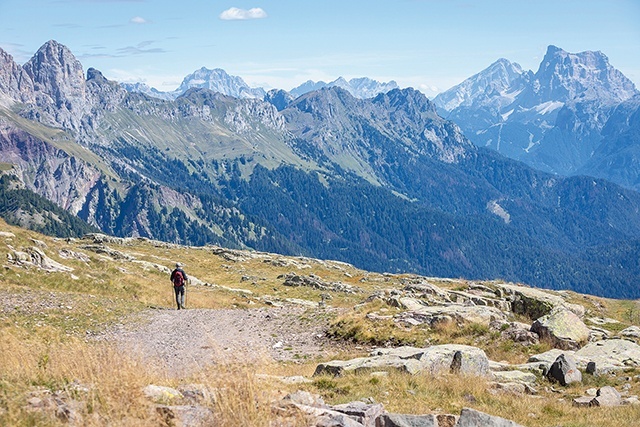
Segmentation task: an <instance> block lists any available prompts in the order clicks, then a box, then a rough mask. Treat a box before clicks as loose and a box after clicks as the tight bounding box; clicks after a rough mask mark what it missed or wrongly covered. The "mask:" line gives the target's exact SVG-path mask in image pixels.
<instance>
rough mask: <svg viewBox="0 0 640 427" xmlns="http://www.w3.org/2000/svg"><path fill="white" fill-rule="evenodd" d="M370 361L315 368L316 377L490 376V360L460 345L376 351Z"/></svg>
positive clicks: (355, 361)
mask: <svg viewBox="0 0 640 427" xmlns="http://www.w3.org/2000/svg"><path fill="white" fill-rule="evenodd" d="M371 354H372V356H371V357H360V358H356V359H351V360H333V361H330V362H326V363H321V364H319V365H318V366H317V367H316V370H315V373H314V376H315V375H322V374H328V375H334V376H339V375H342V374H344V373H345V372H361V371H365V370H372V371H373V370H385V369H395V370H399V371H402V372H407V373H409V374H417V373H418V372H426V373H429V374H432V375H435V374H439V373H442V372H452V370H453V371H454V372H455V373H460V374H462V375H476V376H489V375H490V370H489V359H488V358H487V355H486V354H485V352H484V351H483V350H481V349H479V348H477V347H472V346H468V345H459V344H445V345H436V346H432V347H427V348H416V347H398V348H393V349H376V350H374V351H372V353H371Z"/></svg>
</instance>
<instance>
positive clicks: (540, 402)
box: [0, 222, 640, 427]
mask: <svg viewBox="0 0 640 427" xmlns="http://www.w3.org/2000/svg"><path fill="white" fill-rule="evenodd" d="M0 231H5V232H11V233H13V234H15V237H0V258H2V259H3V260H7V253H9V252H10V249H9V246H8V245H11V246H12V247H13V248H15V249H18V250H21V249H22V248H26V247H31V246H34V244H35V243H34V241H33V240H32V239H37V240H39V241H42V242H44V243H45V245H46V248H44V249H43V250H44V251H45V252H46V253H47V254H48V255H49V256H50V257H51V258H53V259H55V260H56V261H58V262H60V263H63V264H65V265H68V266H71V267H73V268H74V271H73V272H71V273H44V272H42V271H38V270H36V269H33V268H32V269H23V268H18V267H15V266H11V265H8V264H7V263H6V261H5V262H4V265H5V266H4V267H3V269H2V270H0V287H1V288H2V293H3V296H2V298H0V354H3V357H2V358H0V424H2V425H18V426H20V425H34V424H37V425H58V424H61V422H60V421H59V420H57V419H56V418H55V417H54V416H53V415H50V414H47V413H46V412H45V413H42V412H34V411H29V410H27V409H25V402H26V399H27V397H28V396H29V393H32V392H33V390H34V389H35V388H37V387H45V388H47V389H50V390H54V391H55V390H72V384H73V383H74V381H77V382H80V383H81V384H90V385H91V387H90V389H89V391H88V392H85V394H86V395H83V396H78V399H79V400H83V401H85V402H87V406H86V407H85V408H84V409H82V410H81V413H82V414H83V417H84V424H86V425H108V424H114V423H115V424H118V425H157V423H158V420H157V419H156V418H154V416H153V415H152V411H151V410H150V409H151V407H150V403H149V402H148V401H147V400H146V399H144V397H143V396H142V395H141V392H140V390H141V388H142V387H144V386H145V385H147V384H160V385H169V386H176V385H178V384H179V383H188V382H199V383H205V384H209V385H211V386H212V387H214V388H219V389H226V388H225V387H227V388H229V384H233V387H231V389H232V390H233V393H232V394H224V393H222V394H221V395H220V396H218V398H219V399H218V401H217V403H213V402H211V403H210V406H211V407H212V408H213V409H214V410H216V411H217V412H218V413H220V414H222V415H221V417H222V419H223V421H222V422H221V423H220V425H256V426H258V425H265V426H266V425H267V423H268V422H269V419H271V418H273V416H274V415H273V414H271V413H270V411H269V410H268V407H269V405H268V402H269V401H270V400H271V399H273V398H275V397H276V396H281V394H282V393H284V392H286V391H294V390H296V389H298V388H305V389H307V390H310V391H312V392H316V393H320V394H321V395H323V397H324V398H325V399H326V400H327V401H329V402H331V403H342V402H348V401H352V400H357V399H362V398H365V397H372V398H373V399H375V400H376V401H378V402H381V403H384V405H385V408H386V409H387V410H389V411H392V412H405V413H425V412H432V411H442V412H451V413H456V412H459V410H460V409H461V408H462V407H464V406H471V407H474V408H476V409H479V410H481V411H485V412H488V413H491V414H494V415H500V416H503V417H506V418H509V419H513V420H515V421H517V422H519V423H521V424H523V425H525V426H530V427H538V426H540V427H542V426H549V425H564V426H575V427H577V426H585V427H586V426H593V425H598V426H604V427H608V426H612V427H613V426H616V427H618V426H620V425H629V426H631V425H633V423H634V422H637V420H638V419H640V408H638V407H634V408H632V407H622V408H614V409H611V408H609V409H600V408H591V409H588V410H587V409H579V408H572V407H571V404H570V399H569V398H570V397H572V396H578V395H582V394H583V392H584V390H585V389H587V388H589V387H593V386H599V385H602V384H613V385H618V386H620V385H621V384H622V383H623V382H622V380H621V379H619V378H616V377H601V378H592V377H590V378H586V379H585V383H584V384H582V385H580V386H573V387H570V388H569V389H568V391H567V394H566V397H565V399H562V400H559V399H558V397H559V395H558V394H556V393H553V392H551V391H550V389H549V387H550V385H549V384H547V383H545V382H541V385H540V386H539V389H540V390H539V391H540V396H542V398H539V397H530V396H519V397H517V398H514V396H512V395H505V394H494V393H491V392H490V390H489V386H488V385H487V383H486V382H485V381H484V380H474V381H468V380H467V379H465V378H459V377H455V376H449V375H444V376H442V377H439V378H433V377H428V376H418V377H410V376H407V375H403V374H398V373H391V374H390V375H389V376H387V377H380V378H378V377H371V376H369V375H363V374H361V375H347V376H345V377H343V378H328V377H320V378H316V379H314V381H313V382H312V383H311V384H307V385H302V386H300V385H297V386H293V385H292V386H285V385H283V384H280V383H276V382H270V381H263V380H258V379H257V378H256V377H255V375H254V374H255V373H256V372H259V373H270V374H279V375H294V374H295V375H299V374H303V375H307V376H311V374H312V373H313V370H314V368H315V364H316V363H317V361H304V362H300V363H281V364H271V365H264V366H251V367H248V368H243V367H231V368H229V367H226V368H214V369H212V370H210V371H203V372H201V373H199V374H198V375H197V376H196V377H194V378H180V379H171V378H167V377H165V375H164V373H163V372H161V371H158V370H155V369H153V366H152V365H150V364H149V363H147V362H143V361H139V360H135V359H132V358H129V357H126V356H123V355H121V354H118V353H117V350H116V349H114V348H112V347H111V346H110V345H109V344H105V343H100V342H96V341H94V340H88V339H87V337H88V336H91V335H94V334H98V333H100V332H101V331H103V330H105V328H107V327H108V326H109V325H112V324H114V323H117V322H119V321H121V319H122V318H123V316H126V315H132V314H135V312H138V311H141V310H144V309H146V308H147V307H149V306H164V307H171V306H172V292H171V288H170V284H169V282H168V280H167V277H166V276H167V275H166V273H163V272H161V271H159V270H157V269H155V268H153V267H149V266H148V265H147V266H145V265H143V264H141V263H135V262H128V261H118V260H112V259H110V258H107V257H104V256H102V255H99V254H96V253H94V252H91V251H89V250H86V249H82V248H81V246H82V245H86V244H88V243H89V242H88V241H82V240H78V241H70V242H67V241H64V240H60V239H52V238H48V237H44V236H41V235H38V234H37V233H34V232H29V231H25V230H23V229H20V228H16V227H11V226H8V225H6V224H5V223H4V222H0ZM109 246H110V247H112V248H113V249H116V250H119V251H122V252H126V253H128V254H131V255H133V256H135V258H136V260H139V261H148V262H150V263H157V264H160V265H164V266H171V265H172V264H173V263H174V262H175V261H177V260H179V261H181V262H183V263H185V264H186V268H187V270H188V271H189V273H191V274H192V275H193V276H195V277H198V278H199V279H201V280H205V281H207V282H209V283H216V284H220V285H225V286H228V287H230V288H241V289H246V290H250V291H251V292H253V295H251V296H249V297H243V296H242V295H241V294H239V293H236V292H232V291H229V290H224V289H217V288H211V287H198V286H193V287H192V289H191V292H190V296H189V298H190V299H189V301H190V302H189V304H190V306H192V307H200V308H222V307H225V308H233V307H235V308H238V309H243V308H246V307H258V306H261V305H263V304H264V303H263V300H262V299H260V298H259V297H264V296H267V295H268V296H269V297H268V298H269V299H271V300H277V299H285V298H303V299H307V300H311V301H316V302H317V301H320V300H321V296H320V294H321V293H323V292H322V291H318V290H313V289H309V288H290V287H284V286H282V279H278V276H279V275H280V274H283V273H287V272H289V271H295V272H297V273H299V274H304V275H308V274H312V273H313V274H316V275H318V276H320V277H322V278H323V280H325V281H328V282H334V281H341V282H343V283H347V284H350V285H354V286H358V287H360V288H361V289H363V292H362V293H360V294H341V293H333V294H332V296H333V299H332V300H331V301H329V303H330V304H331V305H332V306H335V307H342V308H345V309H349V310H347V312H346V314H345V315H344V316H342V317H340V318H339V319H336V322H335V323H334V324H335V325H336V326H335V327H334V329H335V330H336V331H339V330H340V326H339V324H340V320H343V321H344V320H349V321H351V322H352V325H356V326H359V330H360V332H361V333H362V335H360V336H356V337H355V338H357V339H360V340H362V342H363V343H365V344H366V343H367V342H368V341H367V340H368V339H371V337H373V339H374V340H375V341H380V342H383V341H385V340H394V341H396V342H398V343H415V344H418V345H423V344H424V342H425V341H426V340H430V341H431V342H453V341H455V342H465V343H469V344H473V345H477V346H480V347H483V348H485V350H487V351H488V352H489V354H490V356H491V358H492V359H494V360H495V359H496V358H498V357H500V356H501V355H502V356H503V357H504V358H509V359H512V360H514V361H515V360H521V359H523V358H525V357H526V353H527V352H529V351H534V352H535V351H539V350H541V349H542V348H535V349H524V348H522V347H518V348H517V347H515V346H513V345H512V346H511V347H510V346H509V344H508V343H505V342H501V341H499V340H498V339H497V338H496V337H495V336H493V335H491V333H490V332H489V331H488V330H486V329H482V328H479V327H477V326H473V325H472V326H470V327H468V328H462V329H457V328H454V329H452V330H446V329H443V330H438V331H429V330H424V329H420V328H417V329H411V330H409V329H405V328H401V327H399V326H397V325H396V324H394V323H393V322H390V323H387V324H381V325H377V326H375V327H374V325H373V324H368V323H367V320H366V319H365V315H366V314H367V313H368V312H371V311H379V310H380V309H385V310H388V311H389V314H393V310H395V309H394V308H392V307H383V306H381V305H380V303H379V302H374V303H368V304H365V305H361V306H359V307H360V308H359V309H358V310H351V308H352V307H354V305H357V304H359V303H361V302H362V301H363V300H364V299H365V298H366V297H367V296H368V295H370V294H371V293H373V292H376V291H380V290H383V289H390V288H402V285H401V283H400V279H401V278H402V277H401V276H390V275H380V274H374V273H368V272H365V271H361V270H357V269H355V268H352V267H350V266H346V265H344V264H340V263H332V262H327V263H323V262H318V261H315V260H308V259H300V258H286V257H279V256H269V255H267V256H265V257H261V256H260V254H257V255H258V256H257V257H253V258H251V257H247V256H243V253H240V252H239V253H232V254H227V255H215V254H213V252H212V251H213V250H212V248H182V247H177V246H173V245H157V244H154V243H153V242H147V241H142V240H134V241H132V242H131V243H130V244H128V245H125V246H121V245H116V244H109ZM61 249H70V250H73V251H76V252H83V253H86V254H87V255H89V257H90V261H89V262H86V263H85V262H83V261H79V260H69V259H64V258H61V257H60V256H59V252H58V251H59V250H61ZM244 254H246V253H244ZM238 256H239V257H238ZM266 259H269V260H271V261H276V262H265V260H266ZM285 264H288V265H285ZM72 275H73V278H72ZM364 278H366V280H362V279H364ZM439 285H440V286H442V287H448V288H453V287H460V286H463V285H464V282H463V281H455V280H454V281H445V280H443V281H441V282H440V283H439ZM571 295H572V299H573V300H574V301H576V302H580V303H582V304H584V305H585V306H586V307H587V309H589V310H590V311H591V312H597V313H598V315H605V316H609V317H613V318H616V319H618V320H620V321H621V322H623V323H622V326H626V325H628V324H630V323H635V324H638V323H640V322H639V319H638V304H637V303H635V302H631V301H616V300H605V299H601V298H595V297H588V298H587V297H583V296H581V295H578V294H571ZM308 315H310V314H308ZM622 326H617V327H616V328H617V329H619V328H620V327H622ZM349 348H352V349H353V347H349ZM363 352H364V350H350V351H349V353H346V354H339V355H336V357H350V356H355V355H361V354H363ZM114 361H117V366H118V369H115V370H114V369H113V367H114ZM637 373H638V372H637V371H634V370H630V371H629V372H627V373H625V374H624V375H629V376H632V375H637ZM618 389H620V387H618ZM630 393H631V394H640V385H639V384H638V382H637V381H636V382H635V383H632V389H631V390H630ZM253 401H257V403H258V405H254V404H252V402H253Z"/></svg>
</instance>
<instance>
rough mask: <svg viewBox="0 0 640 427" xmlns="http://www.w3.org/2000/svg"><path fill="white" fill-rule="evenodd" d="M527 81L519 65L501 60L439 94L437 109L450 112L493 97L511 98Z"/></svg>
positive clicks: (436, 99) (435, 101) (436, 101)
mask: <svg viewBox="0 0 640 427" xmlns="http://www.w3.org/2000/svg"><path fill="white" fill-rule="evenodd" d="M525 81H526V74H525V73H524V71H523V70H522V68H521V67H520V65H519V64H517V63H515V62H511V61H509V60H507V59H504V58H500V59H498V60H497V61H496V62H494V63H493V64H491V65H489V66H488V67H487V68H485V69H484V70H482V71H481V72H479V73H478V74H475V75H473V76H471V77H469V78H468V79H466V80H465V81H463V82H462V83H460V84H459V85H457V86H454V87H452V88H451V89H449V90H447V91H446V92H443V93H441V94H439V95H438V96H436V97H435V98H434V100H433V102H434V103H435V104H436V106H437V107H438V108H440V109H443V110H445V111H451V110H453V109H455V108H458V107H460V106H471V105H476V104H478V103H484V102H486V101H487V100H489V99H491V98H496V97H505V98H512V97H513V94H515V93H516V92H517V91H519V90H522V86H523V84H524V82H525Z"/></svg>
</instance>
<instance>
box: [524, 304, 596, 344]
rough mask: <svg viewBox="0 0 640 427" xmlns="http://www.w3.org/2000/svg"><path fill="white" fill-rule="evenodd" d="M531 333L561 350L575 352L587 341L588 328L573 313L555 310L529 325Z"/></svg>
mask: <svg viewBox="0 0 640 427" xmlns="http://www.w3.org/2000/svg"><path fill="white" fill-rule="evenodd" d="M531 331H532V332H535V333H537V334H538V335H539V336H540V338H547V339H550V340H551V341H552V342H553V345H554V346H555V347H557V348H560V349H563V350H577V349H578V348H580V346H581V345H582V344H584V343H586V342H587V340H588V339H589V332H590V331H589V328H588V327H587V326H586V325H585V324H584V323H583V322H582V320H580V318H579V317H578V316H576V315H575V314H574V313H573V312H571V311H569V310H566V309H556V310H553V311H552V312H551V313H550V314H548V315H546V316H542V317H541V318H539V319H537V320H536V321H535V322H533V324H532V325H531Z"/></svg>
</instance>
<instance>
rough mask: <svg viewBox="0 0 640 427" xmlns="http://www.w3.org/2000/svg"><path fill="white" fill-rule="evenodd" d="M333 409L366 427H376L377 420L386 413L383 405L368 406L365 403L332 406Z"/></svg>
mask: <svg viewBox="0 0 640 427" xmlns="http://www.w3.org/2000/svg"><path fill="white" fill-rule="evenodd" d="M331 409H332V410H334V411H337V412H341V413H343V414H345V415H348V416H349V417H350V418H352V419H354V420H355V421H357V422H359V423H360V424H362V425H363V426H364V427H375V425H376V419H377V418H378V417H379V416H380V415H382V413H383V412H384V407H383V406H382V405H381V404H379V403H375V404H368V403H364V402H351V403H346V404H344V405H335V406H332V407H331Z"/></svg>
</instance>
